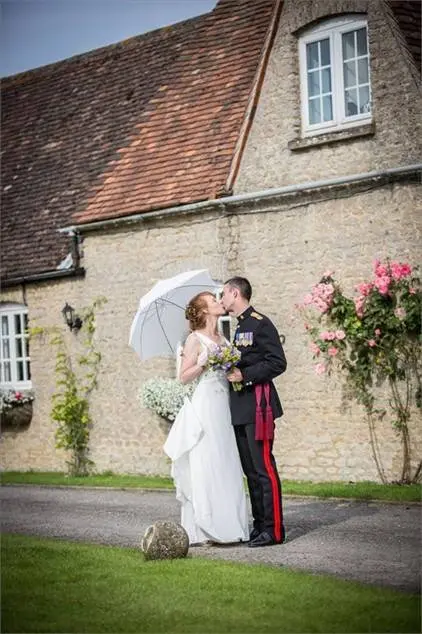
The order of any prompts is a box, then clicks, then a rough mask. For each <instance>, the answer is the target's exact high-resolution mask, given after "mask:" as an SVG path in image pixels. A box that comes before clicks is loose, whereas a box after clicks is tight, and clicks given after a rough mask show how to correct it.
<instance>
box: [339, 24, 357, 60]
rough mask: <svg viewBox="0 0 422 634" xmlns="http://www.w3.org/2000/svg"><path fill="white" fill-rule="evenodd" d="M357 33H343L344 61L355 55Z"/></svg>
mask: <svg viewBox="0 0 422 634" xmlns="http://www.w3.org/2000/svg"><path fill="white" fill-rule="evenodd" d="M355 33H356V31H351V32H350V33H343V38H342V40H343V61H345V60H346V59H350V58H352V57H355Z"/></svg>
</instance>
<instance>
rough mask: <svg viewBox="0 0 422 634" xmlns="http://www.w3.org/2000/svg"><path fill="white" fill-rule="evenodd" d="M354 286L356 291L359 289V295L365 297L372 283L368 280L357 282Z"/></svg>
mask: <svg viewBox="0 0 422 634" xmlns="http://www.w3.org/2000/svg"><path fill="white" fill-rule="evenodd" d="M355 288H356V290H357V291H359V293H360V294H361V295H363V296H364V297H367V296H368V295H369V294H370V292H371V291H372V289H373V288H374V285H373V284H372V282H369V283H368V284H366V283H365V282H363V283H362V284H357V285H356V286H355Z"/></svg>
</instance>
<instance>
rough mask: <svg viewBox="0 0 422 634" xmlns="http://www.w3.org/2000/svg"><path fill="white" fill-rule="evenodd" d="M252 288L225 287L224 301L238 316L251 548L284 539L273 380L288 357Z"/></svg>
mask: <svg viewBox="0 0 422 634" xmlns="http://www.w3.org/2000/svg"><path fill="white" fill-rule="evenodd" d="M251 296H252V288H251V285H250V283H249V281H248V280H247V279H246V278H244V277H232V278H231V279H229V280H227V282H226V283H225V284H224V289H223V294H222V298H221V303H222V305H223V307H224V308H225V310H226V311H227V312H228V313H230V314H232V315H235V316H236V317H237V319H238V325H237V328H236V332H235V335H234V344H235V346H236V347H237V348H238V349H239V350H240V352H241V354H242V356H241V360H240V362H239V364H238V367H236V368H234V369H233V370H232V371H231V372H230V373H229V374H228V379H229V381H230V382H231V383H234V382H239V381H241V382H242V386H243V387H242V390H240V391H235V390H233V389H231V390H230V409H231V415H232V423H233V425H234V431H235V436H236V442H237V447H238V450H239V454H240V461H241V463H242V468H243V471H244V473H245V475H246V478H247V481H248V488H249V495H250V499H251V505H252V515H253V520H254V522H253V530H252V532H251V535H250V541H249V546H250V547H251V548H256V547H259V546H271V545H272V544H281V543H282V542H283V541H284V538H285V531H284V523H283V509H282V499H281V484H280V478H279V475H278V473H277V466H276V463H275V460H274V456H273V454H272V446H273V439H274V427H275V425H274V422H273V421H274V419H275V418H278V417H279V416H281V415H282V413H283V410H282V408H281V403H280V399H279V398H278V394H277V392H276V389H275V387H274V384H273V382H272V381H273V379H274V378H275V377H276V376H278V375H279V374H282V373H283V372H284V371H285V369H286V365H287V363H286V357H285V356H284V351H283V347H282V345H281V342H280V337H279V335H278V333H277V330H276V328H275V326H274V324H273V323H272V322H271V321H270V320H269V319H268V317H265V315H262V314H261V313H257V312H256V311H255V310H254V309H253V307H252V306H251V305H250V304H249V302H250V299H251Z"/></svg>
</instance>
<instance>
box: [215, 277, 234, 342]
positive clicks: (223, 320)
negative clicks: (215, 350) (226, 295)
mask: <svg viewBox="0 0 422 634" xmlns="http://www.w3.org/2000/svg"><path fill="white" fill-rule="evenodd" d="M222 295H223V287H221V288H219V289H218V290H217V291H216V293H215V297H216V299H217V301H220V299H221V296H222ZM224 324H228V327H229V336H228V337H226V334H225V333H224ZM217 328H218V332H219V333H220V335H223V336H224V337H226V339H228V340H229V341H231V340H232V339H233V335H232V329H233V324H232V318H231V317H230V315H223V316H222V317H219V318H218V321H217Z"/></svg>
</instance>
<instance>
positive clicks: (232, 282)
mask: <svg viewBox="0 0 422 634" xmlns="http://www.w3.org/2000/svg"><path fill="white" fill-rule="evenodd" d="M226 285H227V286H231V287H234V288H237V290H238V291H240V294H241V296H242V297H243V298H244V299H246V300H247V301H248V302H249V301H250V299H251V297H252V286H251V283H250V282H249V280H247V279H246V277H231V278H230V279H229V280H227V282H224V286H226Z"/></svg>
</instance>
